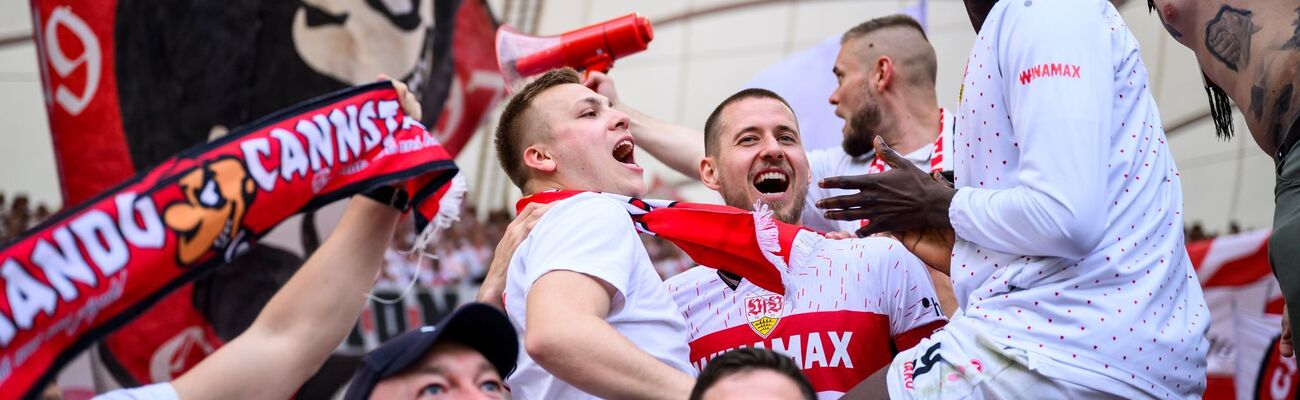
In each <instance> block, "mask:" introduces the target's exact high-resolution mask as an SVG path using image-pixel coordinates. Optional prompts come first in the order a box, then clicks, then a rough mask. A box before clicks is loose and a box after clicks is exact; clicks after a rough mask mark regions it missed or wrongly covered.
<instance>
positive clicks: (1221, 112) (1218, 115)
mask: <svg viewBox="0 0 1300 400" xmlns="http://www.w3.org/2000/svg"><path fill="white" fill-rule="evenodd" d="M1147 11H1148V12H1155V11H1156V1H1155V0H1147ZM1201 80H1202V81H1204V82H1205V95H1206V96H1207V97H1209V98H1210V118H1211V119H1213V120H1214V133H1215V135H1217V136H1218V137H1219V139H1223V140H1228V139H1232V135H1233V134H1234V132H1233V125H1232V100H1231V99H1229V98H1228V93H1227V92H1224V91H1223V88H1221V87H1219V85H1216V84H1214V82H1213V81H1210V77H1209V76H1206V75H1205V73H1204V72H1202V73H1201Z"/></svg>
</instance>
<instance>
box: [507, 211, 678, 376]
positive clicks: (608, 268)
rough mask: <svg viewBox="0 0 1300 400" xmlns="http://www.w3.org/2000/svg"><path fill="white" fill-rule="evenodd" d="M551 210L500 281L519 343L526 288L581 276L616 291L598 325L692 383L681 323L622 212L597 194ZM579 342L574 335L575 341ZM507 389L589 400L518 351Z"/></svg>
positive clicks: (580, 337)
mask: <svg viewBox="0 0 1300 400" xmlns="http://www.w3.org/2000/svg"><path fill="white" fill-rule="evenodd" d="M551 204H552V205H551V208H550V210H548V211H547V212H546V215H544V216H542V219H541V220H540V221H538V222H537V225H536V226H534V227H533V230H532V232H531V233H529V235H528V237H527V238H526V239H524V241H523V242H521V243H520V244H519V247H518V249H516V250H515V254H514V257H513V258H511V259H510V269H509V271H508V272H507V273H506V274H507V276H506V290H505V303H506V313H507V314H508V315H509V316H510V320H511V321H512V322H514V324H515V327H516V328H517V329H518V331H519V338H520V339H521V340H522V339H523V338H524V332H526V331H527V330H528V326H527V325H526V324H525V321H526V316H527V313H528V309H527V307H526V305H527V301H526V299H527V298H528V291H529V289H531V288H532V286H533V282H536V281H537V279H538V278H541V277H542V275H544V274H546V273H547V272H551V271H555V270H567V271H574V272H580V273H583V274H586V275H588V276H591V277H593V278H596V279H600V280H602V281H604V282H606V283H608V284H609V285H610V286H613V287H614V289H615V290H616V293H615V294H614V298H613V299H612V300H611V302H610V310H609V315H608V316H607V317H606V319H605V320H606V321H608V322H609V324H610V326H613V327H614V329H615V330H617V331H618V332H619V333H621V334H623V336H625V337H627V338H628V340H631V341H632V343H634V344H636V345H637V347H639V348H640V349H641V350H642V351H645V352H646V353H648V354H650V355H651V356H654V357H655V358H657V359H659V361H662V362H663V363H664V364H668V366H671V367H673V368H676V369H678V370H681V371H683V372H686V373H687V374H690V375H692V376H693V375H695V372H694V369H692V368H691V366H690V363H689V362H687V356H688V355H689V352H690V348H689V347H688V346H687V343H688V340H687V336H686V322H685V320H683V319H682V315H681V314H680V313H678V312H677V304H676V303H673V299H672V297H670V296H669V294H668V289H667V288H666V287H665V286H664V283H663V280H662V279H660V278H659V274H658V273H656V272H655V269H654V266H653V265H651V264H650V258H649V256H647V254H646V250H645V246H644V245H642V244H641V239H640V238H639V237H638V236H637V232H636V228H635V227H633V226H632V219H631V218H630V217H629V216H628V213H627V211H626V210H625V209H624V207H623V205H622V204H620V203H619V202H618V201H617V200H613V199H611V198H609V197H604V196H601V195H599V194H596V193H581V194H578V195H575V196H573V197H570V198H568V199H564V200H560V201H556V202H554V203H551ZM584 337H585V335H584V333H583V332H573V339H574V340H584ZM521 348H522V347H521ZM509 383H510V387H511V389H512V390H511V394H512V396H513V397H514V398H516V399H580V398H595V397H593V396H591V395H589V394H587V393H584V392H582V391H581V390H579V389H577V388H575V387H573V386H571V385H569V384H568V383H565V382H564V381H561V380H560V379H558V378H556V377H555V376H553V375H551V374H550V373H549V372H546V371H545V370H544V369H542V367H541V366H540V365H538V364H537V363H536V362H534V361H533V360H532V358H531V357H529V356H528V353H527V352H522V351H521V352H519V364H518V368H517V369H516V370H515V373H514V375H512V376H511V377H510V379H509Z"/></svg>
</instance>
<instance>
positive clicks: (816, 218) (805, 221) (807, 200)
mask: <svg viewBox="0 0 1300 400" xmlns="http://www.w3.org/2000/svg"><path fill="white" fill-rule="evenodd" d="M834 162H835V160H834V157H832V154H831V150H828V149H820V150H813V151H810V152H808V171H809V172H810V173H811V174H812V179H809V180H808V194H807V196H805V197H804V205H803V213H802V214H801V216H800V218H799V225H802V226H804V227H805V228H808V229H812V230H815V231H818V232H822V233H826V232H834V231H836V230H838V225H836V223H835V221H831V220H829V219H826V214H825V213H824V212H823V210H822V209H820V208H817V201H819V200H821V199H824V198H827V197H830V191H829V190H827V189H822V188H821V187H820V186H818V185H817V181H820V180H822V179H825V178H829V177H832V176H836V175H839V174H837V173H836V171H834V168H833V167H832V164H833V163H834Z"/></svg>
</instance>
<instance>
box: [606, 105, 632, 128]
mask: <svg viewBox="0 0 1300 400" xmlns="http://www.w3.org/2000/svg"><path fill="white" fill-rule="evenodd" d="M610 112H612V113H614V118H613V119H612V120H611V122H612V124H613V125H610V129H613V130H627V129H628V126H630V125H631V124H632V117H630V116H628V115H627V114H625V113H623V112H622V111H618V110H614V109H610Z"/></svg>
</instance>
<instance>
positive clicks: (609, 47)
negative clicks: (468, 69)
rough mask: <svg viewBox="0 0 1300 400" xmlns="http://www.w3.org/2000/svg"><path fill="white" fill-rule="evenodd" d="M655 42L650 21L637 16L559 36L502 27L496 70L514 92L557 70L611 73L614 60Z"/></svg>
mask: <svg viewBox="0 0 1300 400" xmlns="http://www.w3.org/2000/svg"><path fill="white" fill-rule="evenodd" d="M653 39H654V29H653V28H652V27H651V26H650V20H649V19H648V18H646V17H643V16H641V15H640V14H637V13H632V14H628V15H624V16H622V17H618V18H614V19H611V20H609V21H605V22H601V23H598V24H594V25H590V26H586V27H582V28H578V29H575V30H572V31H569V32H565V33H564V34H561V35H559V36H546V37H536V36H529V35H525V34H522V33H519V32H518V31H516V30H515V29H514V28H513V27H511V26H509V25H502V26H501V27H500V28H498V29H497V40H496V42H497V43H496V44H497V66H498V67H500V68H501V74H502V75H504V76H505V79H506V87H507V88H509V89H510V91H511V92H515V91H517V90H518V89H520V88H522V87H523V85H524V84H525V82H526V81H525V78H528V77H530V76H533V75H537V74H541V73H543V72H546V71H549V70H551V69H554V68H560V67H565V66H568V67H573V68H575V69H581V70H587V71H600V72H609V68H610V67H613V66H614V60H615V59H618V58H620V57H623V56H626V55H628V54H633V53H637V52H640V51H642V50H645V49H646V46H647V45H649V44H650V41H651V40H653Z"/></svg>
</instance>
